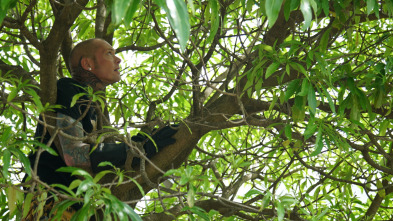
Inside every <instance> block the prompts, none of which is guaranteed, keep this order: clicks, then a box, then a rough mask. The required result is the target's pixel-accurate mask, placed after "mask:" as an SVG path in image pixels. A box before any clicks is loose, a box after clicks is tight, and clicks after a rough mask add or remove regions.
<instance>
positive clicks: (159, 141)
mask: <svg viewBox="0 0 393 221" xmlns="http://www.w3.org/2000/svg"><path fill="white" fill-rule="evenodd" d="M176 127H177V126H176V125H175V126H166V127H163V128H162V129H160V130H157V131H153V135H152V136H151V138H152V139H153V140H154V142H153V141H152V140H150V139H149V138H147V137H145V136H143V135H142V134H138V135H136V136H133V137H132V138H131V140H133V141H135V142H144V141H145V144H144V145H143V149H145V153H146V157H147V158H149V159H150V158H152V157H153V156H154V155H156V153H157V152H158V151H160V150H161V149H163V148H164V147H166V146H169V145H171V144H174V143H175V142H176V140H175V138H172V136H173V135H174V134H175V133H176V132H177V129H176ZM139 164H140V158H136V157H135V158H134V159H133V161H132V167H135V166H138V165H139Z"/></svg>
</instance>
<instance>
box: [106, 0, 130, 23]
mask: <svg viewBox="0 0 393 221" xmlns="http://www.w3.org/2000/svg"><path fill="white" fill-rule="evenodd" d="M132 2H133V1H132V0H131V1H130V0H113V2H112V13H111V15H112V22H113V23H114V24H115V25H118V24H120V22H121V21H122V20H123V18H124V17H125V16H126V14H127V11H128V8H129V7H130V5H131V4H132Z"/></svg>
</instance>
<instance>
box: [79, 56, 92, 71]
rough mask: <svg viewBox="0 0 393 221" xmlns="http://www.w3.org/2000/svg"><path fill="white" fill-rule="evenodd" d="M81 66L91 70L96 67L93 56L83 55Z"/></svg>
mask: <svg viewBox="0 0 393 221" xmlns="http://www.w3.org/2000/svg"><path fill="white" fill-rule="evenodd" d="M81 66H82V68H83V69H85V70H88V71H91V70H92V69H94V61H93V59H91V58H87V57H83V58H82V60H81Z"/></svg>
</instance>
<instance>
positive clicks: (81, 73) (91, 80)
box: [72, 67, 104, 90]
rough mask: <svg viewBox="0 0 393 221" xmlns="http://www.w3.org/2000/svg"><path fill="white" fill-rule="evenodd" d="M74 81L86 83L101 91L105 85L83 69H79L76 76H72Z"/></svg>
mask: <svg viewBox="0 0 393 221" xmlns="http://www.w3.org/2000/svg"><path fill="white" fill-rule="evenodd" d="M72 79H74V80H76V81H79V82H81V83H85V84H87V85H89V86H91V87H92V88H93V89H94V90H99V89H100V87H102V86H103V85H104V84H103V82H102V81H101V80H100V79H98V78H97V76H95V74H93V73H91V72H90V71H88V70H85V69H83V68H82V67H78V68H77V70H75V74H73V75H72Z"/></svg>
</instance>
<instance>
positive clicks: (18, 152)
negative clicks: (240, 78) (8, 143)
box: [9, 142, 31, 176]
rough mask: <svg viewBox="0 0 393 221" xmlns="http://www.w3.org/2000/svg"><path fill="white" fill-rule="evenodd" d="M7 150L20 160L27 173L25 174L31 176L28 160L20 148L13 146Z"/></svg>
mask: <svg viewBox="0 0 393 221" xmlns="http://www.w3.org/2000/svg"><path fill="white" fill-rule="evenodd" d="M18 143H19V142H18ZM9 150H10V151H11V152H12V153H13V154H14V155H15V156H16V157H17V158H18V159H19V160H20V162H21V163H22V165H23V166H24V168H25V172H26V173H27V175H29V176H31V167H30V161H29V159H28V158H27V157H26V155H25V154H24V153H23V152H22V151H21V150H19V149H16V148H14V147H11V148H9Z"/></svg>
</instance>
